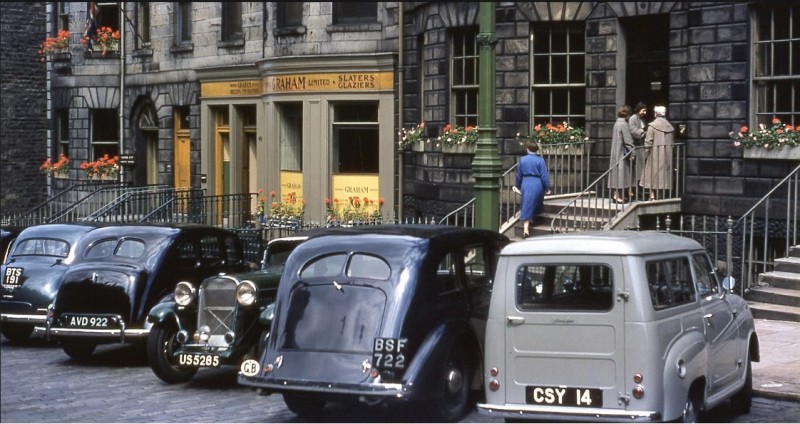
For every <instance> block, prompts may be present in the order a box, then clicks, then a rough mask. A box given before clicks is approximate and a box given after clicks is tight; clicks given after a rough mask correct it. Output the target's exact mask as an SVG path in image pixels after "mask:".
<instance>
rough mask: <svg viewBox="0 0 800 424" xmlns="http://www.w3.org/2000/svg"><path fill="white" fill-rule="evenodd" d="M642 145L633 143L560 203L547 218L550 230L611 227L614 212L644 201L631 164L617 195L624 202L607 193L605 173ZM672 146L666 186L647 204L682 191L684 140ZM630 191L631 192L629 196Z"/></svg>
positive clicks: (628, 157)
mask: <svg viewBox="0 0 800 424" xmlns="http://www.w3.org/2000/svg"><path fill="white" fill-rule="evenodd" d="M644 148H645V147H643V146H639V147H635V148H634V150H632V151H631V152H630V153H629V154H628V155H626V156H624V157H623V158H621V159H620V160H618V161H617V162H616V163H614V165H613V166H610V167H609V169H607V170H606V171H605V172H603V173H602V174H601V175H600V176H599V177H597V178H596V179H595V180H594V181H592V182H591V183H590V184H589V185H588V186H587V187H586V188H585V189H584V190H583V191H582V192H580V193H579V194H578V195H576V196H575V197H574V198H573V199H572V200H571V201H570V202H569V203H567V204H566V205H565V206H563V207H562V208H561V210H559V211H558V213H556V216H555V217H554V218H553V219H552V220H551V222H550V231H551V232H553V233H557V232H568V231H585V230H601V229H611V227H612V225H613V222H614V218H615V217H616V216H618V215H620V214H622V213H624V212H626V210H627V209H628V208H631V207H633V206H635V205H636V204H637V203H638V202H640V201H644V200H645V198H646V196H645V195H647V197H649V195H650V193H649V192H647V191H646V190H645V189H644V188H642V187H641V186H639V184H637V182H636V181H637V179H636V167H635V165H632V166H631V167H630V168H631V169H630V175H629V176H628V177H629V180H630V181H631V186H630V187H629V188H628V189H627V190H626V189H622V190H620V194H621V195H624V196H625V197H628V201H627V202H624V203H617V202H615V201H614V200H613V199H612V197H613V196H612V194H611V193H612V191H613V190H614V189H611V188H609V187H608V185H609V184H608V179H609V174H611V173H612V172H614V170H615V169H616V168H617V166H618V165H619V164H621V163H622V162H623V161H626V160H630V158H631V156H632V155H634V151H635V149H644ZM672 149H673V154H672V172H671V174H672V175H671V180H672V185H671V187H670V188H668V189H658V190H655V192H656V194H658V197H657V199H658V200H656V201H654V202H648V204H653V205H658V204H665V203H671V200H669V199H676V198H679V197H680V195H681V193H683V186H684V179H685V178H684V174H683V173H684V168H683V164H684V159H685V157H684V155H685V144H684V143H674V144H673V145H672ZM631 193H632V194H633V195H632V196H631ZM570 226H571V227H570Z"/></svg>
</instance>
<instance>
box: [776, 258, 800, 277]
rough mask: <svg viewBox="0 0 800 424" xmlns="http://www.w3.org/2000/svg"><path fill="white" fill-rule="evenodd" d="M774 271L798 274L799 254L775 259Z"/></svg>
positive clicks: (799, 272) (799, 270)
mask: <svg viewBox="0 0 800 424" xmlns="http://www.w3.org/2000/svg"><path fill="white" fill-rule="evenodd" d="M775 271H782V272H793V273H795V274H800V256H797V257H794V256H790V257H788V258H780V259H775Z"/></svg>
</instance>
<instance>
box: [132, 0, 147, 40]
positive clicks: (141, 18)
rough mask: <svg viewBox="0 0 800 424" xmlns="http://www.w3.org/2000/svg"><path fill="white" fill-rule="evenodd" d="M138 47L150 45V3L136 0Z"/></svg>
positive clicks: (136, 36) (135, 36) (135, 35)
mask: <svg viewBox="0 0 800 424" xmlns="http://www.w3.org/2000/svg"><path fill="white" fill-rule="evenodd" d="M134 4H135V5H136V34H134V38H135V39H136V48H137V49H144V48H148V47H150V3H149V2H136V3H134Z"/></svg>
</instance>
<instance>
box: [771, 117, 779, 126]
mask: <svg viewBox="0 0 800 424" xmlns="http://www.w3.org/2000/svg"><path fill="white" fill-rule="evenodd" d="M772 123H773V124H780V123H781V120H780V119H778V118H777V117H774V116H773V117H772Z"/></svg>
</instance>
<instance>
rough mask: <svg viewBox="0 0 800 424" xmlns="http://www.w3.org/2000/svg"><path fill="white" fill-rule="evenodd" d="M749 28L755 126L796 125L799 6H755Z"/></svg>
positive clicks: (799, 112) (799, 117)
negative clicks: (751, 26)
mask: <svg viewBox="0 0 800 424" xmlns="http://www.w3.org/2000/svg"><path fill="white" fill-rule="evenodd" d="M753 27H754V29H753V32H754V34H753V37H752V38H753V50H754V51H755V69H754V72H753V80H752V84H753V88H754V94H755V102H754V104H755V119H756V123H757V124H766V125H768V126H769V125H770V124H771V122H772V118H773V117H775V118H778V119H780V120H781V122H783V123H785V124H791V125H800V6H798V5H788V4H787V5H782V4H776V5H769V6H760V7H757V8H756V9H755V24H754V25H753Z"/></svg>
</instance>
